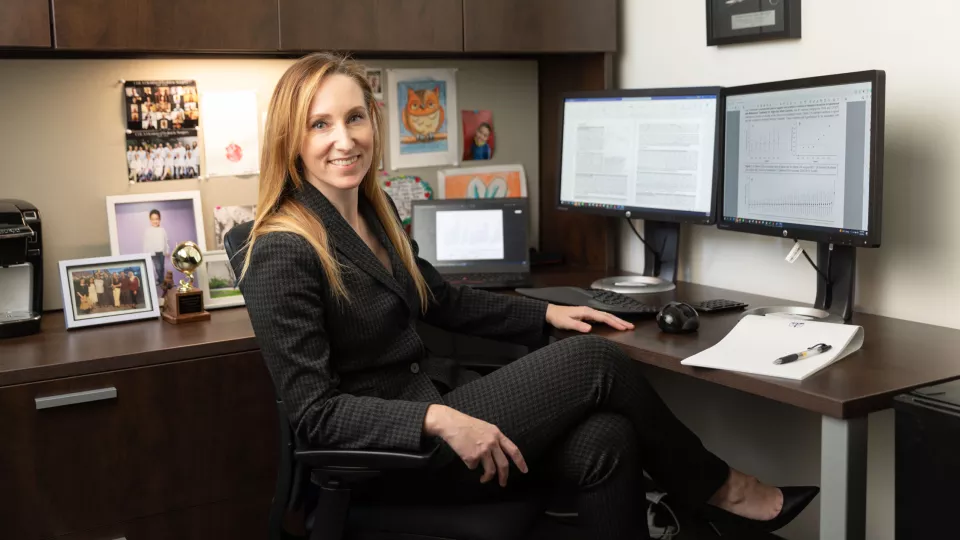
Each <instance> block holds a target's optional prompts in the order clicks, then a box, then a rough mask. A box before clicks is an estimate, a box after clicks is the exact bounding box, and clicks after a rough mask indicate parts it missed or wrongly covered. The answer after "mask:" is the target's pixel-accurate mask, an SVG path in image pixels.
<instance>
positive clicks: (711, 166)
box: [557, 87, 721, 292]
mask: <svg viewBox="0 0 960 540" xmlns="http://www.w3.org/2000/svg"><path fill="white" fill-rule="evenodd" d="M720 100H721V89H720V88H719V87H697V88H659V89H632V90H613V91H593V92H575V93H568V94H565V95H563V96H562V99H561V110H560V126H561V128H560V129H561V134H560V164H559V165H560V166H559V169H560V181H559V182H558V184H557V203H558V207H559V209H560V210H572V211H578V212H589V213H594V214H602V215H609V216H618V217H625V218H628V219H631V218H639V219H643V220H645V223H644V231H645V234H644V235H643V237H642V238H641V239H642V240H644V243H645V244H646V245H647V247H648V249H649V250H650V251H651V254H652V255H653V257H645V260H646V261H647V263H646V268H645V271H644V274H645V275H648V276H658V275H660V276H662V277H663V278H664V279H665V280H667V281H670V282H673V281H675V279H676V274H675V265H676V252H677V243H678V241H679V240H678V238H679V236H678V235H679V223H681V222H688V223H698V224H712V223H714V222H715V221H716V217H717V201H716V196H715V194H716V192H717V185H718V177H719V162H720V160H719V157H720V133H719V129H718V127H719V125H720V119H721V110H720V109H721V107H720ZM631 225H632V224H631ZM638 236H639V233H638ZM600 285H601V286H603V284H600ZM604 288H608V287H604ZM609 288H612V287H609ZM614 290H617V289H615V288H614ZM621 292H632V291H629V290H627V291H621Z"/></svg>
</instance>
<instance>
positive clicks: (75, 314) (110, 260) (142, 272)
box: [59, 253, 160, 329]
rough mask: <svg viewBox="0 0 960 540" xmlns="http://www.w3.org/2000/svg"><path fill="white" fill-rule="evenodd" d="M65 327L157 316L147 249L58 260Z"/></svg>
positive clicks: (158, 308)
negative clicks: (113, 254) (89, 257)
mask: <svg viewBox="0 0 960 540" xmlns="http://www.w3.org/2000/svg"><path fill="white" fill-rule="evenodd" d="M59 266H60V285H61V290H62V292H63V318H64V321H65V322H66V326H67V329H72V328H81V327H85V326H98V325H101V324H111V323H118V322H127V321H136V320H140V319H156V318H158V317H160V304H159V302H158V301H157V292H156V289H154V288H153V287H149V286H147V285H146V284H148V283H152V282H153V280H154V273H153V262H152V261H151V259H150V254H149V253H138V254H132V255H119V256H111V257H95V258H91V259H74V260H68V261H60V264H59Z"/></svg>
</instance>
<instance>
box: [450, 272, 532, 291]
mask: <svg viewBox="0 0 960 540" xmlns="http://www.w3.org/2000/svg"><path fill="white" fill-rule="evenodd" d="M443 277H444V279H446V280H447V281H448V282H450V283H452V284H454V285H468V286H470V287H474V288H477V289H501V288H504V289H507V288H509V289H512V288H514V287H525V286H528V285H530V284H531V279H530V274H524V273H520V272H489V273H479V274H461V275H456V274H445V275H444V276H443Z"/></svg>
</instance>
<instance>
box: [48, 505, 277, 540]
mask: <svg viewBox="0 0 960 540" xmlns="http://www.w3.org/2000/svg"><path fill="white" fill-rule="evenodd" d="M269 513H270V499H258V500H253V501H226V502H220V503H215V504H208V505H203V506H196V507H193V508H187V509H184V510H177V511H175V512H169V513H166V514H158V515H155V516H148V517H145V518H140V519H135V520H132V521H128V522H126V523H117V524H114V525H107V526H104V527H98V528H96V529H92V530H89V531H82V532H77V533H73V534H68V535H65V536H60V537H58V538H57V540H263V539H264V538H267V516H268V515H269Z"/></svg>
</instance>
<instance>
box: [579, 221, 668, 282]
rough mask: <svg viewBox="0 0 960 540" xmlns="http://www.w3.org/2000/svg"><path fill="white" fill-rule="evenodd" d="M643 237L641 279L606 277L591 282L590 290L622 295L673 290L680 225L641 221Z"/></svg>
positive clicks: (637, 277)
mask: <svg viewBox="0 0 960 540" xmlns="http://www.w3.org/2000/svg"><path fill="white" fill-rule="evenodd" d="M643 237H644V239H645V240H646V243H647V245H646V246H645V250H646V253H645V254H644V257H643V275H640V276H636V275H634V276H611V277H606V278H603V279H598V280H597V281H594V282H593V283H592V284H591V285H590V287H591V288H593V289H604V290H608V291H614V292H618V293H623V294H650V293H661V292H666V291H672V290H673V289H675V288H676V287H677V252H678V251H679V247H680V224H679V223H672V222H667V221H651V220H644V221H643Z"/></svg>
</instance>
